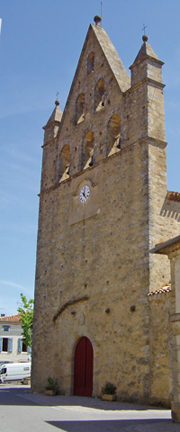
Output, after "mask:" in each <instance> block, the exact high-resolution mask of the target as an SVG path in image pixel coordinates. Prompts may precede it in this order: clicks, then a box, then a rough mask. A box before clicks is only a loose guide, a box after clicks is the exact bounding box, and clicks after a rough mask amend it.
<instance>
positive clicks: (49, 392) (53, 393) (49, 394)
mask: <svg viewBox="0 0 180 432" xmlns="http://www.w3.org/2000/svg"><path fill="white" fill-rule="evenodd" d="M44 394H45V395H46V396H55V394H56V393H55V391H54V390H44Z"/></svg>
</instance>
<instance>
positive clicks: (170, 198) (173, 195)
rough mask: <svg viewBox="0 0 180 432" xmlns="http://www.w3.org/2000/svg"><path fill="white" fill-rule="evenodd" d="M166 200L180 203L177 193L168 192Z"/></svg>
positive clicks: (179, 194)
mask: <svg viewBox="0 0 180 432" xmlns="http://www.w3.org/2000/svg"><path fill="white" fill-rule="evenodd" d="M167 199H168V201H178V202H180V193H179V192H173V191H172V192H170V191H168V193H167Z"/></svg>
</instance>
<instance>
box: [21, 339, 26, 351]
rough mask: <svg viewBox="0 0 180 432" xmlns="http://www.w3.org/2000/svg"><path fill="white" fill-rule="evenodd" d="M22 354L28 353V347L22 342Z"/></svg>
mask: <svg viewBox="0 0 180 432" xmlns="http://www.w3.org/2000/svg"><path fill="white" fill-rule="evenodd" d="M22 352H27V345H25V343H24V342H23V341H22Z"/></svg>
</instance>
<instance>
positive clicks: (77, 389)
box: [74, 336, 93, 396]
mask: <svg viewBox="0 0 180 432" xmlns="http://www.w3.org/2000/svg"><path fill="white" fill-rule="evenodd" d="M92 391H93V347H92V344H91V342H90V340H89V339H88V338H87V337H85V336H83V337H82V338H81V339H80V340H79V341H78V343H77V345H76V349H75V356H74V395H76V396H92Z"/></svg>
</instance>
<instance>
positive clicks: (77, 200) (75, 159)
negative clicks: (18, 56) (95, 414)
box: [32, 24, 180, 405]
mask: <svg viewBox="0 0 180 432" xmlns="http://www.w3.org/2000/svg"><path fill="white" fill-rule="evenodd" d="M162 65H163V62H161V61H160V60H159V59H158V57H157V55H156V54H155V53H154V51H153V50H152V48H151V47H150V45H149V44H148V42H147V37H146V36H144V37H143V44H142V47H141V48H140V51H139V53H138V55H137V57H136V59H135V61H134V63H133V64H132V66H131V67H130V69H131V80H130V78H129V75H128V73H127V72H126V70H125V68H124V66H123V64H122V62H121V60H120V58H119V56H118V54H117V52H116V51H115V48H114V46H113V45H112V43H111V41H110V39H109V37H108V36H107V34H106V32H105V30H104V29H103V28H102V27H101V26H100V25H99V24H97V25H90V27H89V30H88V33H87V36H86V40H85V43H84V46H83V49H82V53H81V56H80V59H79V63H78V66H77V70H76V73H75V76H74V80H73V83H72V86H71V89H70V93H69V96H68V99H67V103H66V106H65V110H64V113H63V114H62V112H61V110H60V108H59V102H58V101H56V106H55V109H54V111H53V113H52V115H51V117H50V119H49V120H48V122H47V124H46V126H45V127H44V129H45V135H44V144H43V160H42V177H41V192H40V207H39V228H38V242H37V265H36V286H35V311H34V340H33V365H32V366H33V367H32V391H39V392H41V391H43V389H44V386H45V384H46V380H47V377H48V376H49V375H52V376H56V377H58V379H59V384H60V388H61V390H62V391H63V392H65V393H66V394H73V392H74V356H75V352H76V346H77V343H78V341H79V340H80V339H81V338H82V337H84V336H85V337H86V338H88V339H89V340H90V341H91V344H92V347H93V387H92V395H93V396H100V395H101V389H102V387H103V386H104V385H105V382H106V381H111V382H113V383H114V384H115V385H116V387H117V397H118V399H121V400H127V401H138V402H143V403H150V402H152V403H158V404H159V403H162V404H166V405H168V404H169V403H170V394H171V377H170V356H169V344H170V324H169V318H168V311H169V308H170V295H169V294H168V293H166V294H163V296H162V299H161V300H159V301H158V302H157V303H156V304H155V303H154V304H153V302H154V300H153V299H151V296H148V293H149V292H151V291H153V290H155V289H157V288H159V287H161V286H163V285H165V284H168V283H169V281H170V266H169V262H168V258H167V257H165V256H157V255H151V254H149V252H148V251H149V249H150V248H151V247H153V246H154V245H155V244H156V243H159V242H161V241H163V240H166V239H169V238H170V237H172V236H174V235H177V234H178V233H179V214H180V202H178V200H177V199H176V197H175V196H174V195H173V193H171V194H170V193H168V191H167V184H166V141H165V121H164V98H163V87H164V85H163V83H162ZM83 186H85V188H83ZM87 191H88V192H87ZM88 194H89V195H88ZM172 209H173V210H172ZM168 296H169V298H168V299H167V297H168ZM158 320H159V321H158ZM159 327H160V328H161V332H158V331H156V330H157V329H158V328H159ZM158 350H159V353H158ZM155 357H158V358H159V361H158V362H157V361H155ZM162 360H163V361H162ZM162 376H163V377H164V378H163V381H162Z"/></svg>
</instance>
